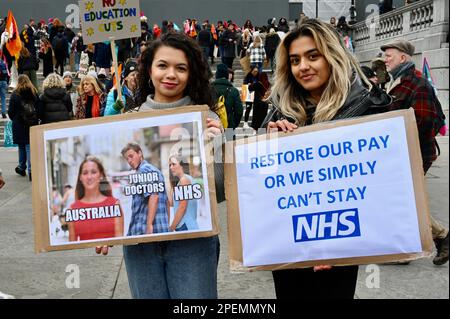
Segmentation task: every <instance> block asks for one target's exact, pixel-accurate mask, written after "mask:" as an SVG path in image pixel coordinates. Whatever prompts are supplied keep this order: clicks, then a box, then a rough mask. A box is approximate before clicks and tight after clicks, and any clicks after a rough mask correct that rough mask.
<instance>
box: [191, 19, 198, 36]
mask: <svg viewBox="0 0 450 319" xmlns="http://www.w3.org/2000/svg"><path fill="white" fill-rule="evenodd" d="M189 35H190V36H191V38H195V37H196V36H197V30H196V29H195V22H194V21H192V24H191V33H190V34H189Z"/></svg>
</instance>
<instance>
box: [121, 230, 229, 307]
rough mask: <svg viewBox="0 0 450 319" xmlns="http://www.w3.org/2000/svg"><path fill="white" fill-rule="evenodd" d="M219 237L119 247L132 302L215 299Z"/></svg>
mask: <svg viewBox="0 0 450 319" xmlns="http://www.w3.org/2000/svg"><path fill="white" fill-rule="evenodd" d="M219 249H220V248H219V237H218V236H213V237H206V238H195V239H184V240H172V241H166V242H155V243H146V244H139V245H133V246H123V255H124V259H125V266H126V270H127V275H128V283H129V285H130V290H131V295H132V297H133V298H136V299H217V263H218V255H219Z"/></svg>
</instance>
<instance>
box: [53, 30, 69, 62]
mask: <svg viewBox="0 0 450 319" xmlns="http://www.w3.org/2000/svg"><path fill="white" fill-rule="evenodd" d="M52 48H53V51H54V52H55V58H56V60H58V61H63V60H64V59H66V58H67V56H68V54H69V42H68V41H67V38H66V36H65V34H64V33H63V32H59V33H58V34H57V35H56V36H55V37H54V38H53V41H52Z"/></svg>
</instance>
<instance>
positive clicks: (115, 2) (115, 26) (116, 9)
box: [78, 0, 141, 44]
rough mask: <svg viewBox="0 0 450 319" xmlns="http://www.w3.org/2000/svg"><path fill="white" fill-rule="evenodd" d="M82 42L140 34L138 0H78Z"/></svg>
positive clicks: (132, 36)
mask: <svg viewBox="0 0 450 319" xmlns="http://www.w3.org/2000/svg"><path fill="white" fill-rule="evenodd" d="M78 4H79V7H80V20H81V29H82V32H83V41H84V44H90V43H98V42H103V41H109V40H111V39H114V40H120V39H128V38H136V37H140V36H141V21H140V10H139V0H80V1H78Z"/></svg>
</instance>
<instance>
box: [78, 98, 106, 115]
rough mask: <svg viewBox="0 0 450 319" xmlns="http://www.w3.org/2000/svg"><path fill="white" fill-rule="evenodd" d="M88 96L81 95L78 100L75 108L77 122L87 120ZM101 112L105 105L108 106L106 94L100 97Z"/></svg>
mask: <svg viewBox="0 0 450 319" xmlns="http://www.w3.org/2000/svg"><path fill="white" fill-rule="evenodd" d="M86 101H87V99H86V96H85V95H84V94H83V95H79V96H78V99H77V106H76V108H75V118H76V119H77V120H82V119H85V118H86ZM99 104H100V105H99V110H102V109H104V107H105V105H106V94H105V93H101V94H100V96H99Z"/></svg>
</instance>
